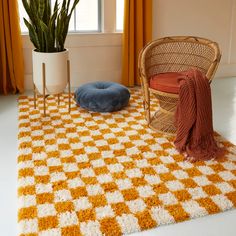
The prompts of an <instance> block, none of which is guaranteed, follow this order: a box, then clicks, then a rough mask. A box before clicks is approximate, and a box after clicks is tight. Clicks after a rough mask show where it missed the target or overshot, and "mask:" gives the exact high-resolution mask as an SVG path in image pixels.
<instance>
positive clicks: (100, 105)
mask: <svg viewBox="0 0 236 236" xmlns="http://www.w3.org/2000/svg"><path fill="white" fill-rule="evenodd" d="M129 98H130V93H129V90H128V89H127V88H126V87H124V86H122V85H120V84H117V83H113V82H95V83H89V84H85V85H83V86H81V87H80V88H78V89H77V90H76V91H75V100H76V103H77V105H79V106H80V107H82V108H85V109H87V110H90V111H96V112H111V111H118V110H120V109H122V108H123V107H125V106H127V105H128V103H129Z"/></svg>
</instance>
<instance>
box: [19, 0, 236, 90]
mask: <svg viewBox="0 0 236 236" xmlns="http://www.w3.org/2000/svg"><path fill="white" fill-rule="evenodd" d="M103 1H104V11H106V12H107V13H106V14H105V15H106V17H107V18H106V17H105V18H106V19H104V22H103V25H104V29H105V30H104V31H105V32H106V33H103V34H90V35H86V34H80V35H69V36H68V37H67V42H66V47H67V48H69V50H70V60H71V79H72V86H73V87H77V86H79V85H81V84H83V83H86V82H92V81H97V80H107V81H114V82H120V79H121V50H122V46H121V37H122V35H121V34H120V33H112V32H114V21H111V20H109V19H110V18H112V17H113V16H112V14H111V9H112V12H114V11H115V10H114V7H115V0H103ZM148 1H149V0H148ZM153 3H154V5H153V13H154V14H153V38H159V37H164V36H169V35H195V36H201V37H206V38H209V39H212V40H215V41H216V42H218V43H219V45H220V48H221V51H222V60H221V64H220V67H219V69H218V72H217V75H216V76H218V77H227V76H236V0H153ZM22 37H23V45H24V57H25V74H26V75H25V84H26V89H30V88H32V60H31V50H32V45H31V43H30V41H29V38H28V36H22Z"/></svg>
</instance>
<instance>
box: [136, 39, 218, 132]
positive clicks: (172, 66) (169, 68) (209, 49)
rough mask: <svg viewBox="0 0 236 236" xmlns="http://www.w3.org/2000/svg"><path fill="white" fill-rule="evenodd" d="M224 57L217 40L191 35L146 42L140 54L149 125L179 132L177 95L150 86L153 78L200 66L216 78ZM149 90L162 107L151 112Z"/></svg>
mask: <svg viewBox="0 0 236 236" xmlns="http://www.w3.org/2000/svg"><path fill="white" fill-rule="evenodd" d="M220 58H221V54H220V49H219V46H218V44H217V43H215V42H212V41H210V40H208V39H204V38H199V37H192V36H175V37H165V38H161V39H157V40H154V41H152V42H150V43H149V44H147V45H146V46H145V47H144V48H143V50H142V51H141V53H140V55H139V74H140V79H141V86H142V91H143V97H144V101H143V105H144V111H145V117H146V120H147V123H148V125H149V127H150V128H152V129H154V130H156V131H158V132H164V133H169V134H174V133H175V132H176V127H175V125H174V113H175V110H176V106H177V102H178V94H173V93H167V92H162V91H158V90H154V89H152V88H150V84H149V82H150V79H151V78H152V77H153V76H154V75H157V74H160V73H166V72H180V71H186V70H188V69H190V68H193V67H194V68H197V69H199V70H200V71H201V72H202V73H204V74H205V75H206V77H207V78H208V79H209V82H211V80H212V79H213V76H214V74H215V72H216V69H217V67H218V65H219V62H220ZM150 93H152V94H153V95H155V97H156V98H157V99H158V101H159V105H160V106H159V109H158V110H157V111H156V112H155V113H154V115H151V112H150V109H151V107H150Z"/></svg>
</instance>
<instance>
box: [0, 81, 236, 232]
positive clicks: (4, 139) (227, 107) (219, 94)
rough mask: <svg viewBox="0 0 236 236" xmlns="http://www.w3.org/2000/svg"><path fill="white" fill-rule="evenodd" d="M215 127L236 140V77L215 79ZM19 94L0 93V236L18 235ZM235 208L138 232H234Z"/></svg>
mask: <svg viewBox="0 0 236 236" xmlns="http://www.w3.org/2000/svg"><path fill="white" fill-rule="evenodd" d="M212 95H213V96H212V97H213V111H214V128H215V130H216V131H218V132H219V133H220V134H222V135H223V136H224V137H226V138H227V139H228V140H230V141H231V142H232V143H234V144H236V78H224V79H215V80H214V81H213V83H212ZM16 158H17V96H7V97H5V96H0V190H1V192H0V236H14V235H17V227H16V225H17V224H16V221H17V197H16V190H17V185H16V179H17V172H16ZM235 223H236V210H232V211H228V212H224V213H221V214H217V215H212V216H207V217H203V218H198V219H194V220H191V221H187V222H183V223H179V224H172V225H168V226H162V227H159V228H156V229H153V230H149V231H145V232H141V233H136V234H133V235H135V236H139V235H143V236H147V235H148V236H154V235H155V236H173V235H174V236H223V235H224V236H235V235H236V228H235Z"/></svg>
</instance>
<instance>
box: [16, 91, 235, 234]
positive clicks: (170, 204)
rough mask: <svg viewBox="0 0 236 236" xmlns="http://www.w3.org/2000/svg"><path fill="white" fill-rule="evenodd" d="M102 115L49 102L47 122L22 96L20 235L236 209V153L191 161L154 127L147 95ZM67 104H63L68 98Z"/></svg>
mask: <svg viewBox="0 0 236 236" xmlns="http://www.w3.org/2000/svg"><path fill="white" fill-rule="evenodd" d="M131 95H132V96H131V100H130V105H129V106H128V107H127V108H126V109H124V110H122V111H119V112H114V113H103V114H101V113H95V112H88V111H86V110H83V109H80V108H78V107H76V105H75V104H73V105H72V110H71V113H70V114H68V112H67V111H68V109H67V104H65V102H66V101H67V95H63V98H62V99H61V101H62V102H61V105H60V106H59V107H58V106H57V99H56V97H53V96H52V97H48V99H47V106H48V107H47V117H44V116H43V104H42V99H40V100H39V104H38V107H39V108H40V110H38V109H36V110H34V104H33V99H32V98H31V97H27V96H21V97H20V98H19V136H18V141H19V155H18V226H19V235H26V236H27V235H31V236H32V235H40V236H46V235H47V236H48V235H53V236H59V235H63V236H72V235H76V236H77V235H93V236H95V235H111V236H114V235H121V234H127V233H132V232H136V231H142V230H146V229H150V228H154V227H157V226H160V225H163V224H170V223H176V222H180V221H185V220H189V219H191V218H196V217H201V216H205V215H208V214H214V213H219V212H222V211H225V210H229V209H232V208H235V207H236V149H235V146H234V145H232V144H230V143H229V142H227V141H225V140H224V139H223V138H222V137H221V136H217V137H216V139H217V140H218V142H219V143H220V145H221V146H225V147H226V149H227V154H226V156H225V158H223V159H222V160H218V161H206V162H203V161H202V162H197V163H189V162H186V161H184V159H183V156H182V155H180V154H179V153H178V152H177V151H176V149H175V148H174V145H173V138H172V137H169V136H165V135H163V134H159V133H156V132H154V131H152V130H151V129H149V128H148V127H147V126H146V121H145V120H144V115H143V107H142V96H141V93H140V91H139V90H135V89H132V90H131ZM63 101H64V102H63Z"/></svg>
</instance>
